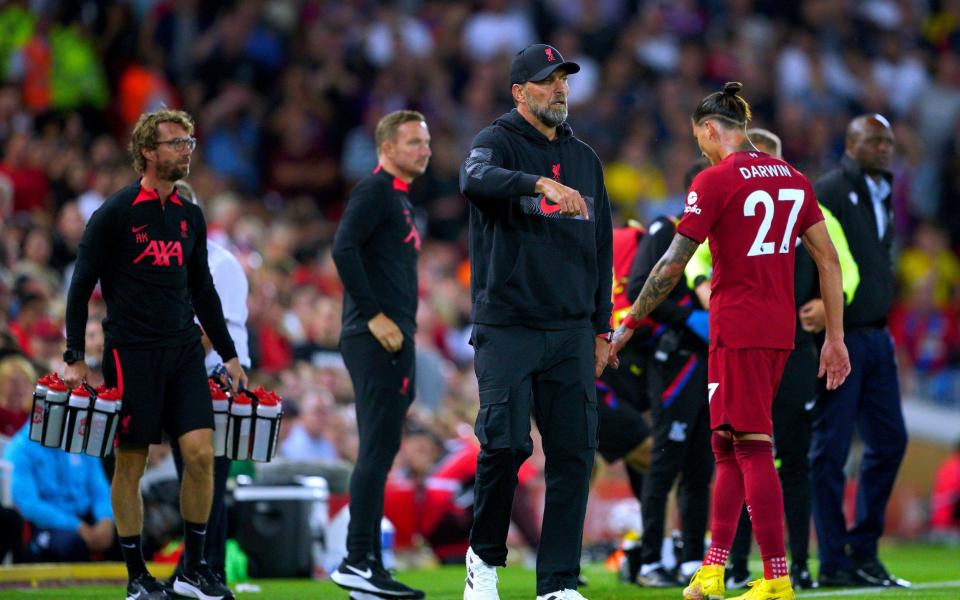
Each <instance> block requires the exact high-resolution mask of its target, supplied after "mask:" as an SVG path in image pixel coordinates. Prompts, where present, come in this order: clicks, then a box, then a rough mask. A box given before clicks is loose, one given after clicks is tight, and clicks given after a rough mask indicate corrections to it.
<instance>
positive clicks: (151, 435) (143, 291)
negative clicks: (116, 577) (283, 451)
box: [63, 110, 246, 600]
mask: <svg viewBox="0 0 960 600" xmlns="http://www.w3.org/2000/svg"><path fill="white" fill-rule="evenodd" d="M192 133H193V121H192V120H191V119H190V117H189V115H187V114H186V113H184V112H181V111H173V110H160V111H157V112H153V113H147V114H144V115H142V116H141V117H140V120H139V121H138V122H137V124H136V126H135V127H134V130H133V135H132V137H131V141H130V153H131V154H132V156H133V164H134V167H135V168H136V170H137V172H139V173H142V174H143V177H142V178H141V179H140V180H139V181H138V182H136V183H134V184H132V185H129V186H127V187H125V188H123V189H122V190H120V191H119V192H117V193H116V194H113V195H112V196H110V197H109V198H108V199H107V200H106V202H104V204H103V206H101V207H100V208H99V209H98V210H97V211H96V212H95V213H94V214H93V216H92V217H91V218H90V222H89V223H88V225H87V228H86V231H84V234H83V241H82V242H81V244H80V251H79V254H78V256H77V264H76V268H75V270H74V273H73V280H72V281H71V283H70V290H69V292H68V293H67V313H66V317H67V319H66V321H67V351H66V352H65V353H64V357H63V359H64V362H65V363H67V367H66V369H65V371H64V377H63V378H64V381H66V383H67V384H68V385H70V386H74V385H77V384H79V383H80V382H81V381H82V380H84V379H85V378H86V375H87V365H86V363H85V362H84V360H83V359H84V356H83V351H84V331H85V329H86V324H87V302H88V301H89V300H90V294H91V293H92V292H93V288H94V286H95V285H96V284H97V281H98V280H99V282H100V287H101V290H102V292H103V297H104V300H105V301H106V303H107V317H106V319H104V321H103V330H104V335H105V338H106V345H105V350H104V361H103V375H104V379H105V381H106V383H107V385H109V386H110V387H117V388H118V389H119V390H120V393H121V394H122V396H123V407H122V409H121V412H120V426H119V428H118V432H117V442H118V446H117V448H116V451H117V461H116V469H115V472H114V476H113V484H112V488H111V492H112V496H113V511H114V515H115V517H116V524H117V533H118V534H119V540H120V547H121V551H122V552H123V557H124V560H125V562H126V564H127V573H128V575H129V578H130V581H129V582H128V584H127V598H136V599H137V600H143V599H147V600H158V599H163V598H167V597H168V596H167V593H166V592H165V591H164V589H163V587H162V586H161V585H160V583H159V582H157V580H156V579H154V578H153V576H151V575H150V573H149V572H148V571H147V567H146V565H145V564H144V561H143V552H142V548H141V544H140V531H141V529H142V526H143V509H142V502H141V498H140V477H141V476H142V475H143V469H144V466H145V465H146V461H147V448H148V445H149V444H157V443H160V441H161V435H162V432H163V431H166V432H167V434H168V435H169V436H170V437H171V439H174V440H177V443H178V444H179V446H180V451H181V453H182V455H183V461H184V465H185V471H184V477H183V485H182V487H181V492H180V506H181V512H182V513H183V520H184V537H185V550H184V551H185V555H186V556H185V558H184V561H183V562H184V568H183V569H182V570H180V571H178V573H177V575H176V577H175V579H174V583H173V585H174V589H175V590H176V592H177V593H179V594H182V595H186V596H189V597H194V598H207V599H222V598H232V597H233V595H232V593H231V592H230V590H229V589H228V588H227V587H226V586H225V585H223V583H222V582H221V581H220V580H219V579H218V578H217V577H216V575H215V574H214V573H213V571H212V570H211V569H210V566H209V565H208V564H207V563H206V562H205V561H204V559H203V555H204V542H205V537H206V528H207V518H208V516H209V513H210V502H211V496H212V494H213V431H212V430H213V406H212V404H211V401H210V392H209V389H208V387H207V373H206V370H205V369H204V364H203V361H204V355H205V352H204V350H203V346H202V345H201V344H200V328H199V327H197V325H196V323H195V322H194V319H193V317H194V312H196V315H197V317H198V318H199V320H200V324H201V325H202V326H203V330H204V332H206V334H207V336H208V337H209V338H210V341H211V342H212V343H213V347H214V348H215V349H216V350H217V352H218V353H219V354H220V356H221V357H223V359H224V361H225V362H224V364H225V365H226V367H227V370H228V371H229V373H230V375H231V377H232V378H233V385H234V386H238V385H243V384H244V383H245V381H246V375H245V374H244V372H243V369H242V367H241V366H240V362H239V360H238V358H237V351H236V349H235V348H234V344H233V341H232V340H231V339H230V335H229V333H228V331H227V326H226V323H225V322H224V318H223V310H222V308H221V305H220V299H219V297H218V296H217V291H216V289H215V288H214V284H213V279H212V278H211V275H210V269H209V267H208V265H207V226H206V223H205V222H204V219H203V213H202V212H201V211H200V208H199V207H197V206H196V205H195V204H192V203H190V202H189V201H184V200H182V199H181V198H180V197H179V196H178V194H177V192H176V190H175V189H174V182H176V181H177V180H178V179H182V178H183V177H185V176H186V175H187V173H188V172H189V170H190V156H191V153H192V152H193V149H194V148H195V146H196V140H195V139H194V138H193V137H192Z"/></svg>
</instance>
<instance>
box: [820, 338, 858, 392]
mask: <svg viewBox="0 0 960 600" xmlns="http://www.w3.org/2000/svg"><path fill="white" fill-rule="evenodd" d="M824 374H826V376H827V389H828V390H835V389H837V388H838V387H840V386H841V385H843V382H844V380H845V379H846V378H847V375H849V374H850V356H848V355H847V346H846V345H845V344H844V343H843V340H842V339H833V340H832V339H830V338H827V339H826V340H825V341H824V342H823V349H822V350H821V351H820V371H819V372H818V373H817V377H823V376H824Z"/></svg>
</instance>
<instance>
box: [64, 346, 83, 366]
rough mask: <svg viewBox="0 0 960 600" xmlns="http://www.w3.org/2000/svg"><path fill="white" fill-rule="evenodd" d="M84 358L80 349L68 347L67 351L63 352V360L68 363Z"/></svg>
mask: <svg viewBox="0 0 960 600" xmlns="http://www.w3.org/2000/svg"><path fill="white" fill-rule="evenodd" d="M81 360H83V352H81V351H80V350H71V349H70V348H67V351H66V352H64V353H63V362H65V363H67V364H68V365H72V364H73V363H75V362H80V361H81Z"/></svg>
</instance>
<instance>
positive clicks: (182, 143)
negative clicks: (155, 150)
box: [157, 137, 197, 152]
mask: <svg viewBox="0 0 960 600" xmlns="http://www.w3.org/2000/svg"><path fill="white" fill-rule="evenodd" d="M157 143H158V144H170V147H171V148H173V149H174V150H176V151H177V152H183V149H184V148H190V152H193V150H194V148H196V147H197V138H195V137H185V138H173V139H172V140H161V141H158V142H157Z"/></svg>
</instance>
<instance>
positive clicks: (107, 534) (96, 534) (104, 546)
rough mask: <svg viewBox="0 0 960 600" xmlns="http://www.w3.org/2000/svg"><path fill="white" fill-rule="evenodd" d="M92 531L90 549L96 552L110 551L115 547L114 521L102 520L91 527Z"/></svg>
mask: <svg viewBox="0 0 960 600" xmlns="http://www.w3.org/2000/svg"><path fill="white" fill-rule="evenodd" d="M90 531H91V532H92V535H91V541H90V543H89V544H88V547H89V548H90V549H91V550H93V551H94V552H103V551H104V550H109V549H110V546H112V545H113V521H111V520H110V519H106V518H104V519H100V520H99V521H97V524H96V525H93V526H91V527H90Z"/></svg>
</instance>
